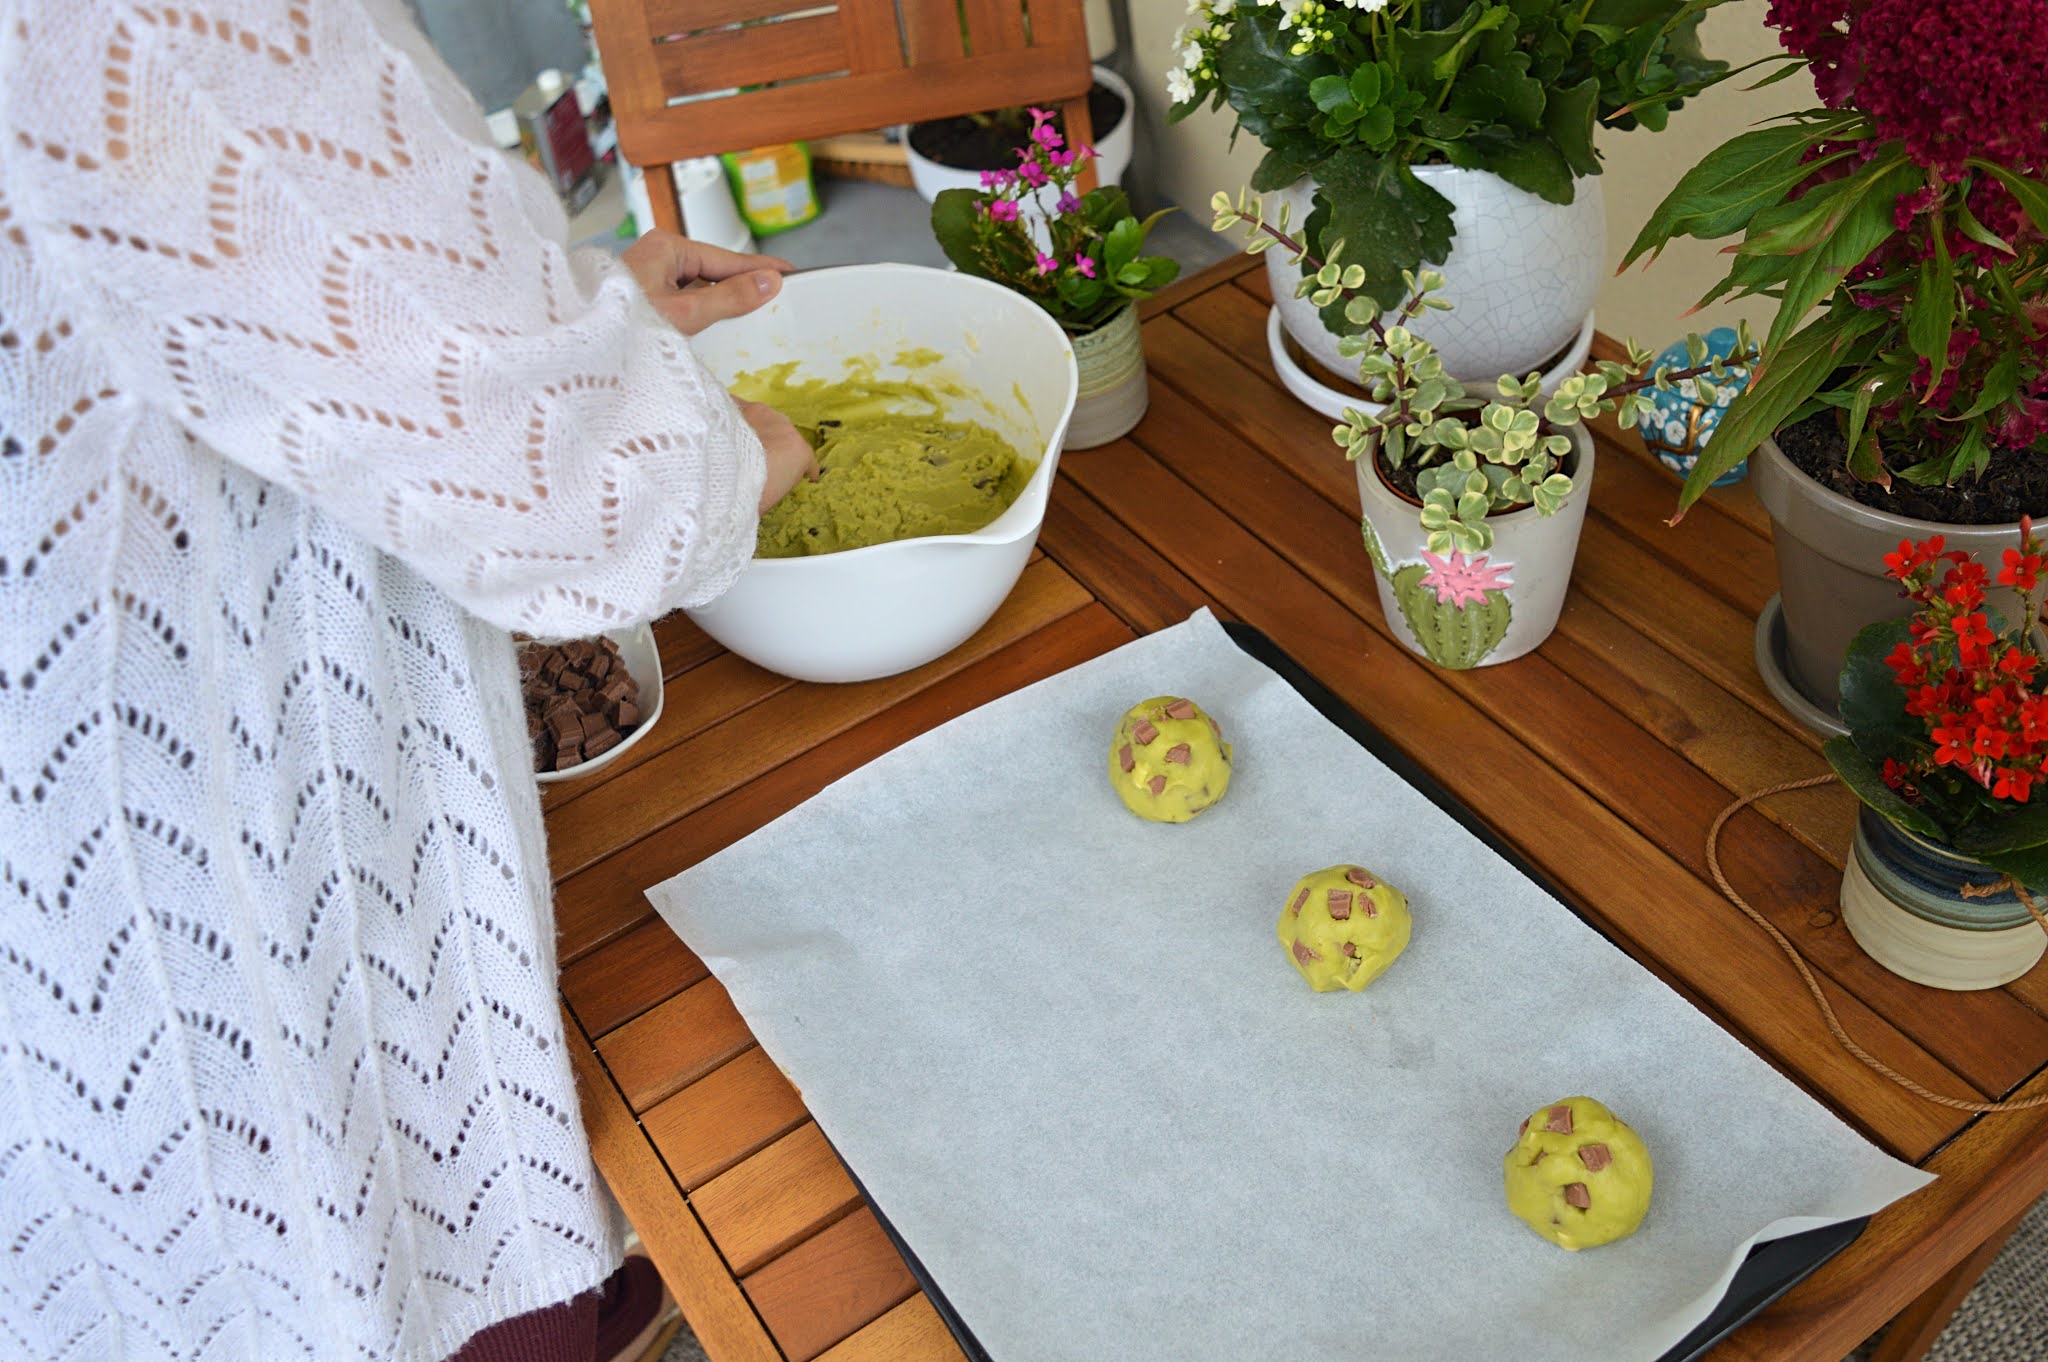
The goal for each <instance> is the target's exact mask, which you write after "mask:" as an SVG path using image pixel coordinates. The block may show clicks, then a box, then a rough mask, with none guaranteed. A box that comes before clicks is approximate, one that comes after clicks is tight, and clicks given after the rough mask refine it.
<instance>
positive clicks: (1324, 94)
mask: <svg viewBox="0 0 2048 1362" xmlns="http://www.w3.org/2000/svg"><path fill="white" fill-rule="evenodd" d="M1308 97H1309V98H1310V99H1312V100H1314V101H1315V105H1316V107H1317V108H1318V109H1321V110H1322V111H1323V112H1324V113H1336V112H1337V111H1338V110H1339V109H1348V108H1351V107H1353V105H1366V104H1371V103H1372V102H1373V101H1372V100H1369V99H1360V100H1354V99H1352V97H1351V86H1350V84H1349V83H1348V82H1347V81H1346V80H1345V79H1344V77H1342V76H1317V77H1316V78H1315V79H1314V80H1312V81H1310V82H1309V84H1308Z"/></svg>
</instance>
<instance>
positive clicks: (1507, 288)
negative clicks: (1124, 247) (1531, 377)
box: [1266, 166, 1607, 385]
mask: <svg viewBox="0 0 2048 1362" xmlns="http://www.w3.org/2000/svg"><path fill="white" fill-rule="evenodd" d="M1415 174H1416V176H1417V178H1419V179H1420V180H1421V181H1422V182H1423V183H1424V184H1426V185H1428V186H1429V187H1430V188H1432V189H1434V190H1436V191H1437V192H1438V193H1439V194H1442V195H1443V196H1444V197H1445V198H1447V199H1449V200H1450V201H1451V206H1452V211H1453V222H1454V224H1455V226H1456V229H1457V235H1456V236H1455V237H1454V238H1453V239H1452V244H1451V254H1450V257H1449V258H1448V259H1446V260H1445V261H1444V263H1443V264H1441V265H1436V266H1431V267H1430V268H1433V269H1435V270H1436V271H1437V272H1438V273H1439V274H1442V275H1443V276H1444V288H1443V291H1442V292H1441V293H1439V294H1438V295H1437V296H1438V297H1440V298H1442V299H1444V300H1445V301H1446V302H1448V303H1450V304H1451V311H1449V312H1431V313H1429V314H1428V315H1427V316H1425V317H1423V318H1421V319H1420V320H1418V321H1417V322H1416V323H1415V325H1414V328H1413V329H1414V331H1415V332H1416V333H1417V334H1418V335H1421V336H1423V337H1425V338H1427V339H1428V340H1429V341H1430V342H1431V343H1432V344H1433V345H1435V346H1436V349H1437V353H1438V354H1439V355H1441V356H1442V357H1443V362H1444V369H1445V371H1446V372H1448V373H1450V374H1451V375H1453V376H1454V377H1456V378H1458V379H1461V380H1463V381H1465V382H1467V383H1485V384H1488V385H1491V384H1492V383H1493V381H1494V380H1495V379H1497V378H1499V377H1500V376H1501V375H1502V374H1515V375H1517V376H1519V375H1522V374H1526V373H1529V372H1530V371H1532V370H1537V369H1542V368H1543V367H1544V366H1545V365H1547V364H1548V363H1549V362H1550V361H1551V360H1553V359H1554V358H1556V356H1557V354H1558V352H1559V351H1561V350H1563V349H1564V348H1565V347H1566V346H1568V345H1570V344H1571V343H1572V340H1573V338H1574V337H1575V336H1576V335H1577V334H1578V332H1579V329H1580V327H1581V326H1583V325H1585V324H1586V318H1587V316H1588V314H1590V313H1591V312H1592V310H1593V296H1594V295H1595V294H1596V293H1598V292H1599V291H1600V284H1601V281H1602V279H1603V278H1604V277H1605V274H1606V249H1607V219H1606V216H1605V214H1604V212H1603V210H1602V208H1601V198H1600V180H1599V178H1598V177H1597V176H1587V177H1585V178H1583V179H1580V180H1577V181H1575V182H1574V183H1575V184H1576V185H1577V189H1576V191H1575V193H1574V195H1573V198H1572V201H1571V202H1570V203H1562V204H1561V203H1551V202H1549V201H1548V200H1546V199H1540V198H1538V197H1536V195H1534V194H1531V193H1529V192H1528V191H1527V190H1523V189H1517V188H1515V187H1514V186H1513V185H1511V184H1509V183H1508V182H1507V181H1506V180H1503V179H1501V178H1500V177H1499V176H1497V175H1493V174H1490V173H1489V172H1487V171H1483V170H1461V169H1459V168H1458V167H1456V166H1416V167H1415ZM1315 188H1316V186H1315V182H1314V181H1313V180H1308V179H1302V180H1298V181H1296V182H1295V183H1294V184H1292V185H1290V186H1289V187H1288V188H1286V189H1283V190H1281V191H1279V193H1278V194H1277V195H1276V196H1275V197H1277V198H1278V199H1279V200H1280V201H1281V202H1284V203H1286V204H1287V205H1288V220H1289V222H1291V223H1293V224H1295V225H1296V226H1299V225H1300V224H1301V223H1303V222H1305V221H1307V219H1308V215H1309V211H1310V209H1311V208H1313V207H1314V204H1313V202H1312V200H1313V198H1314V194H1315ZM1300 278H1301V271H1300V268H1299V267H1298V266H1295V265H1291V264H1289V263H1288V260H1287V252H1285V251H1280V250H1274V251H1268V252H1266V279H1267V282H1268V283H1269V284H1271V286H1272V290H1273V301H1274V302H1275V303H1276V304H1277V305H1278V306H1279V308H1280V319H1281V321H1282V322H1283V323H1284V324H1285V325H1286V327H1287V334H1288V335H1290V336H1292V337H1293V338H1294V342H1295V344H1297V345H1299V346H1301V348H1302V349H1303V350H1305V351H1307V352H1308V354H1309V356H1310V357H1311V358H1313V359H1314V360H1315V361H1316V362H1317V363H1319V364H1321V365H1322V366H1323V367H1324V368H1326V369H1328V370H1330V371H1331V372H1332V373H1337V374H1347V375H1348V374H1352V373H1356V372H1357V369H1358V362H1357V361H1356V360H1349V359H1345V358H1344V357H1343V356H1342V355H1339V354H1338V353H1337V338H1336V337H1335V336H1333V335H1331V334H1330V333H1329V332H1328V331H1326V330H1324V329H1323V323H1322V318H1321V317H1320V316H1318V315H1317V313H1316V309H1315V308H1314V306H1313V305H1311V304H1310V303H1309V301H1308V299H1306V298H1297V297H1295V296H1294V286H1295V284H1296V283H1297V282H1299V281H1300Z"/></svg>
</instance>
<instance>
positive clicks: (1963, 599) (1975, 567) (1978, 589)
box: [1941, 562, 1985, 610]
mask: <svg viewBox="0 0 2048 1362" xmlns="http://www.w3.org/2000/svg"><path fill="white" fill-rule="evenodd" d="M1984 580H1985V578H1984V565H1983V564H1982V563H1975V562H1962V563H1957V564H1956V565H1955V566H1954V567H1952V568H1950V569H1949V570H1948V571H1947V572H1946V573H1944V574H1943V575H1942V579H1941V598H1942V599H1943V600H1945V601H1947V602H1948V603H1949V604H1950V605H1953V606H1956V607H1958V608H1960V609H1963V610H1972V609H1975V608H1976V607H1977V606H1980V605H1982V604H1983V603H1984Z"/></svg>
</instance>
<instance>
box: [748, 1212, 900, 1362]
mask: <svg viewBox="0 0 2048 1362" xmlns="http://www.w3.org/2000/svg"><path fill="white" fill-rule="evenodd" d="M741 1285H742V1286H744V1287H745V1288H746V1292H747V1295H748V1297H749V1298H751V1299H752V1300H753V1302H754V1308H755V1309H756V1310H758V1311H759V1312H760V1314H761V1319H762V1322H763V1323H765V1324H766V1325H767V1326H768V1332H769V1333H771V1334H773V1335H774V1336H775V1341H776V1342H777V1343H778V1344H780V1345H781V1346H782V1351H783V1352H784V1353H785V1354H787V1355H788V1357H789V1362H810V1360H811V1359H812V1358H814V1357H816V1356H817V1355H818V1354H819V1353H821V1352H823V1351H825V1349H827V1348H829V1347H831V1346H832V1345H833V1344H835V1343H838V1342H839V1341H840V1340H842V1339H844V1338H847V1337H849V1336H850V1335H852V1334H854V1333H856V1332H857V1331H859V1330H860V1329H861V1328H862V1327H863V1326H865V1325H867V1324H870V1323H872V1322H874V1321H875V1320H877V1319H879V1318H881V1317H882V1316H883V1315H885V1314H887V1313H888V1312H889V1311H890V1310H893V1309H895V1308H896V1307H897V1306H898V1305H901V1304H902V1303H903V1302H904V1301H906V1300H908V1299H910V1297H912V1296H913V1295H916V1294H917V1281H916V1279H915V1278H913V1277H912V1276H911V1275H910V1269H909V1268H908V1267H906V1266H904V1263H903V1257H902V1255H901V1254H899V1253H897V1252H896V1246H895V1245H894V1244H892V1243H890V1242H889V1236H888V1235H887V1234H886V1233H884V1232H883V1230H882V1225H881V1222H880V1221H878V1220H876V1219H875V1213H874V1212H873V1211H871V1210H869V1209H868V1208H867V1207H865V1206H863V1207H861V1208H860V1209H859V1210H857V1211H855V1212H854V1213H853V1214H852V1215H849V1216H847V1217H846V1218H845V1219H844V1220H840V1221H837V1222H835V1223H834V1224H832V1225H831V1226H829V1227H827V1228H826V1229H824V1230H822V1231H820V1232H819V1233H818V1234H817V1235H815V1236H814V1237H812V1238H810V1239H806V1240H805V1241H804V1242H803V1243H801V1244H798V1245H797V1246H796V1247H795V1248H793V1249H791V1250H790V1251H789V1252H787V1253H785V1254H783V1255H782V1256H781V1257H780V1258H777V1259H776V1260H775V1261H774V1262H772V1263H769V1264H768V1265H767V1266H766V1267H764V1268H761V1269H760V1270H759V1271H757V1272H754V1273H752V1274H751V1275H749V1276H748V1277H747V1278H746V1280H745V1281H743V1282H742V1283H741Z"/></svg>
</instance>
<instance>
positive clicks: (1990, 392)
mask: <svg viewBox="0 0 2048 1362" xmlns="http://www.w3.org/2000/svg"><path fill="white" fill-rule="evenodd" d="M2019 389H2020V352H2019V350H2018V349H2016V348H2014V349H2007V350H2005V351H2004V352H2003V353H2001V354H2000V355H1999V356H1998V358H1997V359H1996V360H1994V361H1992V364H1991V367H1990V368H1989V369H1987V370H1985V371H1984V377H1983V379H1982V380H1981V381H1980V382H1979V384H1978V387H1977V400H1976V401H1975V402H1972V403H1971V404H1970V408H1969V410H1968V411H1965V412H1964V413H1963V414H1962V415H1960V416H1958V417H1957V418H1956V419H1957V420H1958V421H1971V420H1975V419H1976V418H1977V417H1979V416H1982V415H1983V414H1984V413H1985V412H1988V411H1990V410H1991V409H1992V408H1994V407H2000V406H2003V405H2005V404H2006V403H2007V402H2010V401H2011V400H2012V397H2013V394H2014V393H2016V392H2018V391H2019Z"/></svg>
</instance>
